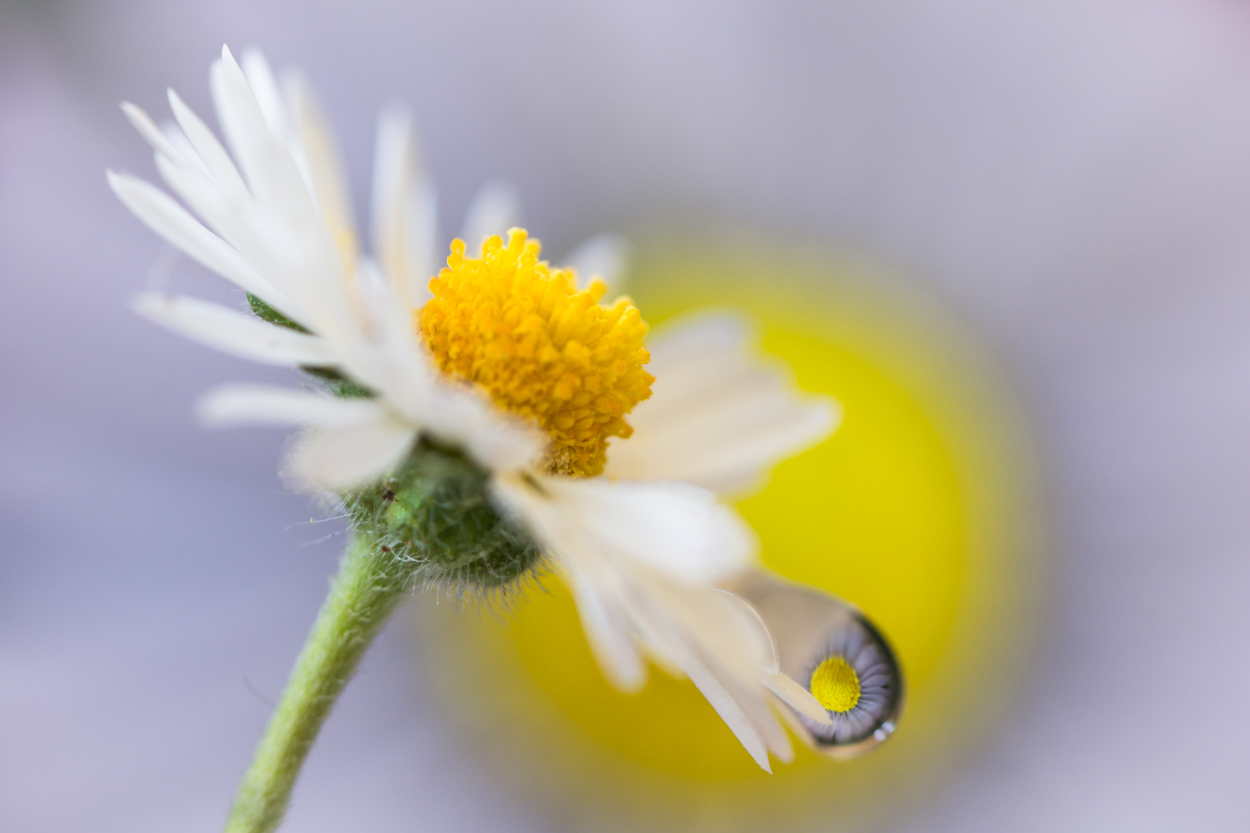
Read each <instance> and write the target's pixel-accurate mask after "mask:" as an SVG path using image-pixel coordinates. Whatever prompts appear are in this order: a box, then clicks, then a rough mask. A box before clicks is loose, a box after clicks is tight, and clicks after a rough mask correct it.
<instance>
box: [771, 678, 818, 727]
mask: <svg viewBox="0 0 1250 833" xmlns="http://www.w3.org/2000/svg"><path fill="white" fill-rule="evenodd" d="M764 684H765V685H766V686H768V690H769V691H771V692H772V693H773V694H774V695H776V697H777V698H778V699H779V700H781V702H783V703H785V704H786V705H787V706H789V707H790V708H792V709H794V710H795V711H796V712H798V713H799V714H801V715H803V716H804V717H806V718H807V719H808V720H814V721H816V722H817V723H823V724H825V725H826V726H832V725H833V721H832V720H830V719H829V712H828V711H826V710H825V707H824V706H822V705H820V701H819V700H817V699H816V698H815V697H813V696H812V693H811V692H810V691H808V690H807V689H805V688H804V687H803V686H801V685H799V684H798V683H796V682H795V681H794V680H792V679H790V678H789V677H787V676H786V675H785V674H782V673H781V672H780V671H778V672H777V673H775V674H769V675H767V676H766V677H765V678H764Z"/></svg>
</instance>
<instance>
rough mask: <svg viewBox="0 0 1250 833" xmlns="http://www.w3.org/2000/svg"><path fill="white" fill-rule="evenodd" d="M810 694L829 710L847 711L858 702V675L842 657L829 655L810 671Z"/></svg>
mask: <svg viewBox="0 0 1250 833" xmlns="http://www.w3.org/2000/svg"><path fill="white" fill-rule="evenodd" d="M812 696H813V697H815V698H816V699H817V700H819V701H820V705H822V706H824V707H825V708H826V709H828V710H829V711H831V712H849V711H850V710H851V709H853V708H855V704H856V703H858V702H859V675H858V674H856V673H855V669H854V668H852V667H851V666H850V664H849V663H848V662H847V661H846V660H844V659H843V658H842V657H829V659H827V660H825V661H824V662H822V663H821V664H820V665H818V666H816V670H815V671H813V672H812Z"/></svg>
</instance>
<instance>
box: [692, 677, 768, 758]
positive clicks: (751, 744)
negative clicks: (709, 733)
mask: <svg viewBox="0 0 1250 833" xmlns="http://www.w3.org/2000/svg"><path fill="white" fill-rule="evenodd" d="M683 659H684V661H683ZM678 661H679V662H680V663H681V666H682V670H684V671H685V672H686V675H687V676H688V677H690V680H691V682H693V683H694V684H695V687H696V688H698V689H699V692H700V693H701V694H702V695H703V696H704V697H706V698H707V701H708V702H709V703H711V704H712V708H714V709H716V713H717V714H718V715H720V717H721V720H724V721H725V724H726V725H727V726H729V729H730V731H732V732H733V733H734V737H736V738H737V739H738V742H739V743H741V744H742V745H743V747H745V748H746V750H747V752H748V753H750V755H751V758H752V759H753V760H754V761H755V762H756V763H757V764H759V766H760V769H762V770H764V771H765V772H767V773H769V774H771V773H772V771H773V770H772V767H771V766H770V765H769V762H768V747H767V746H766V745H765V743H764V739H763V738H762V737H761V736H760V732H759V730H758V729H757V728H756V726H755V724H754V722H753V721H752V720H751V719H750V718H749V717H747V714H746V712H744V711H743V709H742V706H741V705H739V703H738V701H737V700H735V699H734V698H733V696H731V695H730V693H729V692H728V691H727V690H726V689H725V686H724V685H723V684H722V683H721V681H720V680H718V679H717V678H716V675H715V674H713V673H712V672H711V671H709V670H708V669H707V668H705V667H704V666H703V664H702V663H700V662H698V661H697V660H695V659H694V658H692V657H685V658H682V659H679V660H678Z"/></svg>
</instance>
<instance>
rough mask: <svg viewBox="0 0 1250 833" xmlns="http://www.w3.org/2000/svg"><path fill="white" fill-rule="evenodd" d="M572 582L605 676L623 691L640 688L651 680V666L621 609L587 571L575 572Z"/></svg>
mask: <svg viewBox="0 0 1250 833" xmlns="http://www.w3.org/2000/svg"><path fill="white" fill-rule="evenodd" d="M570 584H571V585H572V589H573V598H574V600H575V601H576V603H577V614H578V617H579V618H580V619H581V623H582V629H583V630H584V631H585V633H586V641H587V643H589V644H590V650H591V653H593V654H594V656H595V660H596V661H597V662H598V663H599V667H600V668H602V669H603V673H604V676H606V677H607V678H608V681H609V682H610V683H612V685H614V686H615V687H616V688H617V689H618V690H620V691H624V692H626V693H630V692H635V691H638V690H639V689H641V688H642V686H643V685H644V684H645V683H646V681H647V667H646V666H645V665H644V664H643V662H642V657H640V656H639V655H638V649H637V647H635V646H634V644H633V641H632V640H631V639H630V631H629V625H628V624H627V623H626V622H624V621H622V620H623V618H624V617H623V616H622V615H621V612H620V611H619V610H618V609H617V608H616V606H615V605H613V604H612V603H611V602H610V601H609V600H608V599H605V598H604V597H603V595H602V594H601V593H599V591H598V590H596V589H595V588H594V586H593V585H592V584H591V582H590V581H589V580H588V579H587V578H586V577H585V576H584V575H581V574H577V573H571V574H570Z"/></svg>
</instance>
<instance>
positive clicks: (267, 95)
mask: <svg viewBox="0 0 1250 833" xmlns="http://www.w3.org/2000/svg"><path fill="white" fill-rule="evenodd" d="M239 66H240V67H241V68H242V70H243V76H244V77H245V78H247V84H248V86H249V87H251V88H252V95H253V96H255V98H256V104H257V105H258V106H259V107H260V112H261V115H262V116H264V118H265V123H266V124H267V125H269V131H270V132H271V133H272V134H273V135H274V137H275V138H278V139H283V140H285V139H286V138H287V137H288V136H290V135H291V126H290V123H289V122H288V119H287V112H286V106H285V104H284V103H283V101H282V93H281V92H280V91H279V90H278V79H277V78H275V77H274V74H273V70H272V69H271V68H270V67H269V61H267V60H265V56H264V54H263V53H261V51H260V50H259V49H256V48H250V49H245V50H243V53H242V54H241V55H240V56H239Z"/></svg>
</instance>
